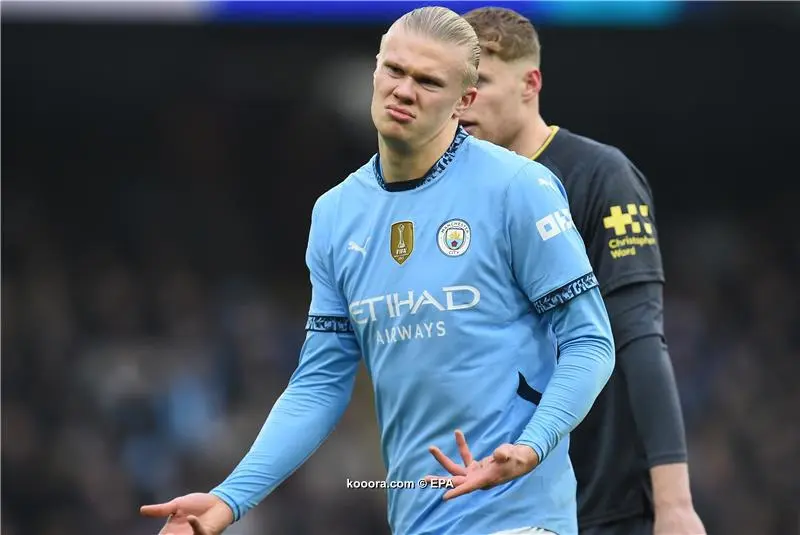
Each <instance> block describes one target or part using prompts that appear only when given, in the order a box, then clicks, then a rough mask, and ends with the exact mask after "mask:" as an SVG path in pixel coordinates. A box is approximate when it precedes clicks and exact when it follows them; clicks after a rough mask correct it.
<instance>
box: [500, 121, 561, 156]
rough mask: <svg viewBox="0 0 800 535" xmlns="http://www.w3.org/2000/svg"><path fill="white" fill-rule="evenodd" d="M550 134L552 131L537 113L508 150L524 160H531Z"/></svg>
mask: <svg viewBox="0 0 800 535" xmlns="http://www.w3.org/2000/svg"><path fill="white" fill-rule="evenodd" d="M552 133H553V132H552V129H551V128H550V127H549V126H548V125H547V123H546V122H545V120H544V119H543V118H542V116H541V115H539V114H538V113H537V114H536V119H535V120H534V121H532V122H531V123H528V124H527V125H526V127H525V128H523V129H522V130H521V131H520V133H519V135H518V136H517V138H516V139H515V140H514V141H513V142H512V143H511V145H510V146H509V147H508V148H509V149H511V150H512V151H514V152H516V153H517V154H520V155H522V156H525V157H526V158H533V157H534V156H536V155H537V154H538V153H539V151H540V149H541V148H542V146H543V145H544V144H545V142H546V141H547V140H548V139H549V138H550V136H551V135H552Z"/></svg>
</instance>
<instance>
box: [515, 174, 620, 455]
mask: <svg viewBox="0 0 800 535" xmlns="http://www.w3.org/2000/svg"><path fill="white" fill-rule="evenodd" d="M506 206H507V209H508V216H507V217H508V220H507V225H508V227H507V228H508V235H509V241H510V246H511V262H512V268H513V271H514V275H515V277H516V279H517V282H518V283H519V285H520V286H521V287H522V289H523V291H525V293H526V294H527V296H528V299H530V301H531V303H533V307H534V309H535V310H536V311H537V312H538V313H539V314H543V315H545V316H546V317H547V318H548V320H549V323H550V325H551V327H552V330H553V333H554V334H555V337H556V341H557V344H558V356H559V358H558V364H557V366H556V370H555V372H554V373H553V376H552V378H551V379H550V381H549V382H548V385H547V388H545V390H544V392H543V393H542V399H541V402H540V403H539V406H538V407H537V409H536V411H535V412H534V414H533V416H532V417H531V420H530V422H528V425H527V426H526V427H525V429H524V431H523V432H522V435H521V436H520V437H519V439H518V440H517V444H525V445H528V446H530V447H531V448H533V449H534V451H536V453H537V454H538V456H539V459H540V461H543V460H544V459H545V458H546V457H547V455H548V453H549V452H550V451H552V449H553V448H554V447H555V446H556V445H557V444H558V442H559V441H560V440H562V439H563V438H564V437H566V436H567V435H568V434H569V433H570V431H572V430H573V429H574V428H575V427H576V426H577V425H578V424H579V423H580V422H581V421H582V420H583V418H585V417H586V415H587V414H588V413H589V409H591V407H592V405H593V404H594V401H595V399H596V398H597V396H598V395H599V394H600V391H601V390H602V389H603V386H605V384H606V382H607V381H608V379H609V377H610V376H611V372H612V371H613V368H614V342H613V336H612V334H611V325H610V323H609V319H608V314H607V312H606V308H605V304H604V303H603V300H602V297H601V295H600V290H599V288H598V284H597V279H596V278H595V276H594V274H593V272H592V267H591V264H590V262H589V259H588V257H587V256H586V249H585V247H584V243H583V240H582V238H581V236H580V234H579V233H578V231H577V229H576V228H575V225H574V224H573V222H572V216H571V214H570V211H569V205H568V202H567V196H566V192H565V191H564V187H563V185H562V184H561V182H560V181H559V180H558V179H557V178H556V177H555V176H554V175H553V174H552V173H551V172H550V171H549V170H548V169H547V168H545V167H544V166H542V165H540V164H537V163H535V162H533V163H530V164H528V165H526V166H525V167H524V168H523V169H522V170H521V172H520V173H519V175H518V176H517V177H516V180H514V181H513V182H512V184H511V185H510V187H509V191H508V199H507V202H506Z"/></svg>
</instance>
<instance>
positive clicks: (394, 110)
mask: <svg viewBox="0 0 800 535" xmlns="http://www.w3.org/2000/svg"><path fill="white" fill-rule="evenodd" d="M386 113H388V114H389V116H390V117H391V118H392V119H394V120H395V121H397V122H399V123H410V122H411V121H413V120H414V114H413V113H411V112H410V111H408V110H407V109H405V108H401V107H400V106H395V105H394V104H389V105H388V106H386Z"/></svg>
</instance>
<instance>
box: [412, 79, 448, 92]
mask: <svg viewBox="0 0 800 535" xmlns="http://www.w3.org/2000/svg"><path fill="white" fill-rule="evenodd" d="M417 82H419V85H422V86H425V87H427V88H430V89H433V88H438V87H442V84H440V83H439V82H438V81H436V80H432V79H430V78H419V79H417Z"/></svg>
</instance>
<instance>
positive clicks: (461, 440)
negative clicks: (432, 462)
mask: <svg viewBox="0 0 800 535" xmlns="http://www.w3.org/2000/svg"><path fill="white" fill-rule="evenodd" d="M456 445H457V446H458V452H459V454H460V455H461V459H462V460H463V461H464V465H463V466H461V465H459V464H457V463H456V462H454V461H453V460H452V459H450V458H449V457H448V456H447V455H445V454H444V453H443V452H442V450H440V449H439V448H437V447H436V446H431V447H430V448H429V451H430V452H431V454H432V455H433V456H434V457H435V458H436V460H437V461H439V464H441V465H442V466H443V467H444V469H445V470H447V471H448V472H450V474H451V477H449V478H448V477H441V476H426V479H428V480H441V479H449V480H450V481H452V485H453V488H451V489H450V490H448V491H447V492H445V493H444V496H443V498H444V499H445V500H451V499H453V498H457V497H458V496H463V495H464V494H468V493H470V492H473V491H476V490H486V489H490V488H492V487H494V486H497V485H500V484H503V483H506V482H508V481H511V480H512V479H515V478H518V477H520V476H522V475H525V474H527V473H528V472H530V471H531V470H533V469H534V468H536V465H538V464H539V457H538V455H536V452H534V451H533V449H532V448H529V447H528V446H522V445H514V444H503V445H501V446H500V447H498V448H497V449H496V450H494V453H492V455H490V456H489V457H486V458H484V459H481V460H480V461H475V460H474V459H473V457H472V453H471V452H470V450H469V446H468V445H467V439H466V437H464V433H462V432H461V431H456Z"/></svg>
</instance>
